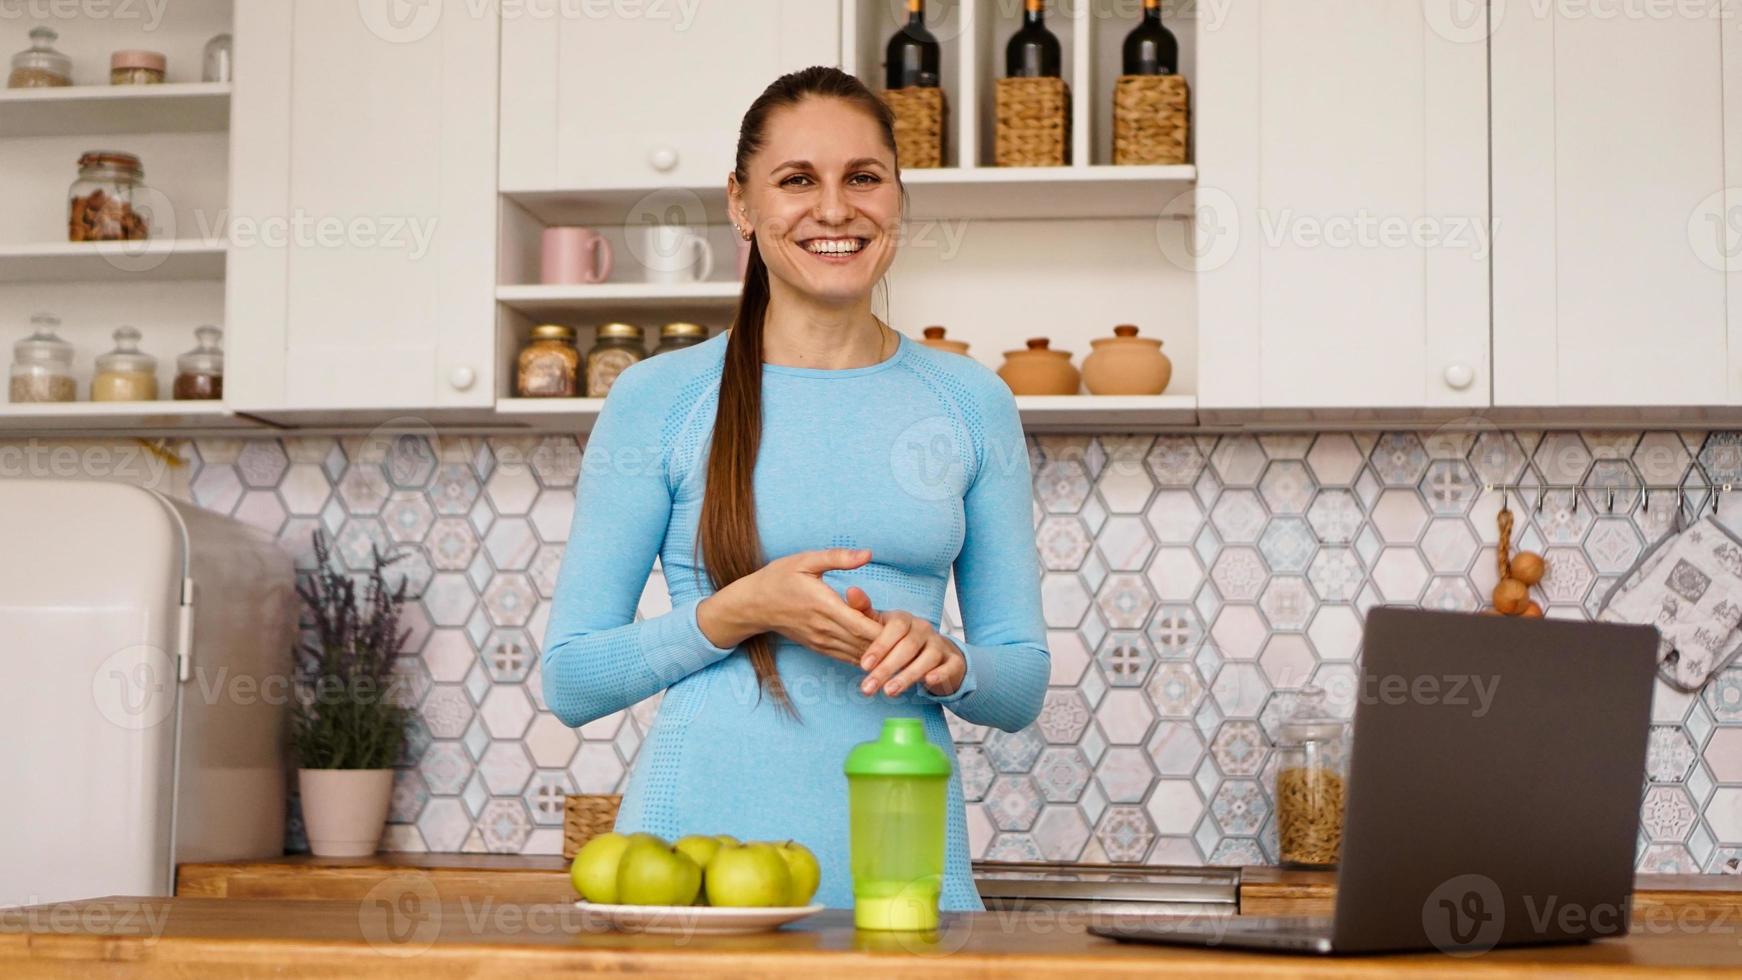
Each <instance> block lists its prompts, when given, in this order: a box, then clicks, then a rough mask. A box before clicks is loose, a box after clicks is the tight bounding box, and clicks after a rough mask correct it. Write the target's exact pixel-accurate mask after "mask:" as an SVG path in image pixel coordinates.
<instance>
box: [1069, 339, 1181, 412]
mask: <svg viewBox="0 0 1742 980" xmlns="http://www.w3.org/2000/svg"><path fill="white" fill-rule="evenodd" d="M1090 346H1091V347H1093V348H1094V352H1093V353H1091V354H1090V355H1089V356H1088V357H1086V358H1084V359H1083V384H1084V385H1086V386H1087V387H1088V389H1089V393H1090V394H1092V395H1159V394H1161V393H1162V392H1164V391H1166V390H1167V384H1168V382H1169V381H1172V380H1173V361H1171V360H1169V359H1168V356H1167V355H1166V354H1163V353H1162V352H1161V341H1159V340H1156V339H1154V338H1153V337H1139V336H1137V327H1136V326H1135V325H1133V324H1129V323H1122V324H1120V325H1119V326H1117V327H1114V328H1113V336H1111V337H1103V338H1102V339H1100V340H1096V341H1091V342H1090Z"/></svg>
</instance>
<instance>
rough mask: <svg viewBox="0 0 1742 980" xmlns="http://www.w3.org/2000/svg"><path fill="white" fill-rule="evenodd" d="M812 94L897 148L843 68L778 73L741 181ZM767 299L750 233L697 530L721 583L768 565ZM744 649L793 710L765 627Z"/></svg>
mask: <svg viewBox="0 0 1742 980" xmlns="http://www.w3.org/2000/svg"><path fill="white" fill-rule="evenodd" d="M809 98H824V99H840V100H841V101H843V102H846V103H847V104H849V105H852V106H854V107H856V108H860V109H863V110H864V111H865V112H866V113H867V114H868V115H870V116H871V118H872V119H874V120H876V122H877V125H878V128H879V129H880V130H881V131H882V134H883V142H884V144H885V145H886V146H888V148H889V152H890V153H891V154H893V153H894V152H895V119H894V117H893V115H891V113H890V111H889V107H888V106H886V105H884V104H883V100H881V99H879V98H878V97H877V96H876V95H874V94H872V92H871V90H870V89H868V88H866V87H865V84H864V83H863V82H861V81H859V80H858V79H857V78H854V77H853V76H852V75H849V74H847V73H846V72H844V71H841V70H840V69H838V68H830V67H827V66H818V67H814V68H806V69H804V70H802V71H795V72H792V73H790V74H786V75H782V76H781V77H779V78H777V79H775V80H774V82H773V83H772V84H770V85H769V86H768V87H767V88H766V89H764V90H763V91H762V94H761V95H759V96H757V97H756V101H754V102H752V103H750V108H749V110H748V111H746V112H745V113H744V121H743V122H742V123H741V124H740V125H739V127H738V154H737V159H736V164H735V166H734V170H733V172H734V174H735V175H736V176H737V179H738V183H739V185H740V186H743V185H745V184H747V183H748V182H749V179H750V174H749V161H750V157H751V156H752V155H754V154H755V153H756V151H757V150H760V149H761V148H762V146H763V145H764V143H765V142H766V137H767V128H768V120H769V116H771V115H772V114H773V113H774V112H775V110H777V109H784V108H787V107H790V106H794V105H797V104H798V103H800V102H802V101H804V100H805V99H809ZM768 298H769V291H768V266H767V265H765V264H763V261H762V250H761V245H760V243H759V242H757V240H756V237H755V235H754V232H753V233H752V235H751V239H750V265H749V269H748V271H747V272H746V273H745V276H744V290H743V292H742V294H741V295H740V297H739V299H738V315H737V316H736V317H735V318H734V319H733V321H732V330H731V334H730V336H729V338H728V339H727V341H726V363H725V368H724V370H723V373H722V374H721V377H720V398H719V408H718V410H717V411H716V413H715V418H714V436H713V444H712V446H711V447H710V449H709V452H708V473H707V489H706V491H705V492H704V494H703V496H702V514H701V519H700V527H699V529H698V531H697V534H696V543H697V545H698V546H699V547H700V548H701V552H702V559H703V563H704V564H705V565H706V566H707V569H708V578H709V579H710V580H712V582H713V585H714V588H715V589H716V590H718V589H723V588H725V587H726V586H728V585H730V584H732V583H733V582H736V581H737V580H738V579H741V578H743V577H744V576H746V575H749V574H750V573H752V572H754V571H756V570H757V569H759V568H761V567H762V565H763V555H762V536H761V535H760V534H759V533H758V532H757V530H756V493H755V482H754V475H755V471H756V456H757V453H758V451H759V450H760V449H761V445H762V325H763V321H764V320H765V319H766V318H767V315H768ZM744 650H745V652H746V653H748V654H749V656H750V665H751V667H753V668H754V669H755V671H756V679H757V682H758V685H759V687H760V689H762V690H766V691H767V692H768V695H769V697H770V698H772V699H773V701H774V703H775V704H776V705H777V706H779V708H780V709H781V710H782V711H784V712H785V713H786V714H788V715H789V716H793V717H796V716H797V711H796V710H795V709H794V708H793V706H792V703H791V701H790V700H789V699H788V697H787V694H786V688H785V686H784V685H782V684H781V682H780V674H779V672H778V671H776V670H775V666H774V643H773V640H772V638H771V637H770V636H769V635H768V634H767V633H763V634H760V635H758V636H753V637H751V638H750V639H749V640H746V641H745V642H744Z"/></svg>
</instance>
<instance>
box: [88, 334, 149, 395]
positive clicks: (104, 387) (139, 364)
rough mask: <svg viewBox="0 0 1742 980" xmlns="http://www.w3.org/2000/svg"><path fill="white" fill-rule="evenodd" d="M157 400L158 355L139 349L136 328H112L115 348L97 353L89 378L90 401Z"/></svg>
mask: <svg viewBox="0 0 1742 980" xmlns="http://www.w3.org/2000/svg"><path fill="white" fill-rule="evenodd" d="M156 400H157V358H155V357H152V356H151V355H150V354H147V353H144V352H143V351H141V350H140V349H139V331H138V330H136V329H134V328H133V327H117V328H116V329H115V349H114V350H112V351H110V352H109V353H107V354H98V355H97V372H96V374H95V375H94V376H92V378H91V401H94V402H150V401H156Z"/></svg>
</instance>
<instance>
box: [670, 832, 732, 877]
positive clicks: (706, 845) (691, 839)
mask: <svg viewBox="0 0 1742 980" xmlns="http://www.w3.org/2000/svg"><path fill="white" fill-rule="evenodd" d="M673 846H674V847H675V848H676V849H677V850H679V851H681V852H682V853H684V854H688V855H689V856H690V860H692V861H694V862H696V863H697V864H699V865H701V867H702V872H703V873H704V874H705V873H707V870H708V862H709V861H712V860H713V859H714V852H716V851H718V850H719V849H720V846H721V842H720V840H719V838H717V837H706V836H703V835H702V834H691V835H690V836H688V837H681V838H679V839H678V842H677V843H676V844H674V845H673Z"/></svg>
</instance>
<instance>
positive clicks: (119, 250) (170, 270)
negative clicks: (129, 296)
mask: <svg viewBox="0 0 1742 980" xmlns="http://www.w3.org/2000/svg"><path fill="white" fill-rule="evenodd" d="M224 257H225V243H224V242H223V241H222V240H221V239H158V240H154V241H143V242H51V243H46V244H29V245H0V283H40V282H167V281H180V280H188V279H222V278H224Z"/></svg>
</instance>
